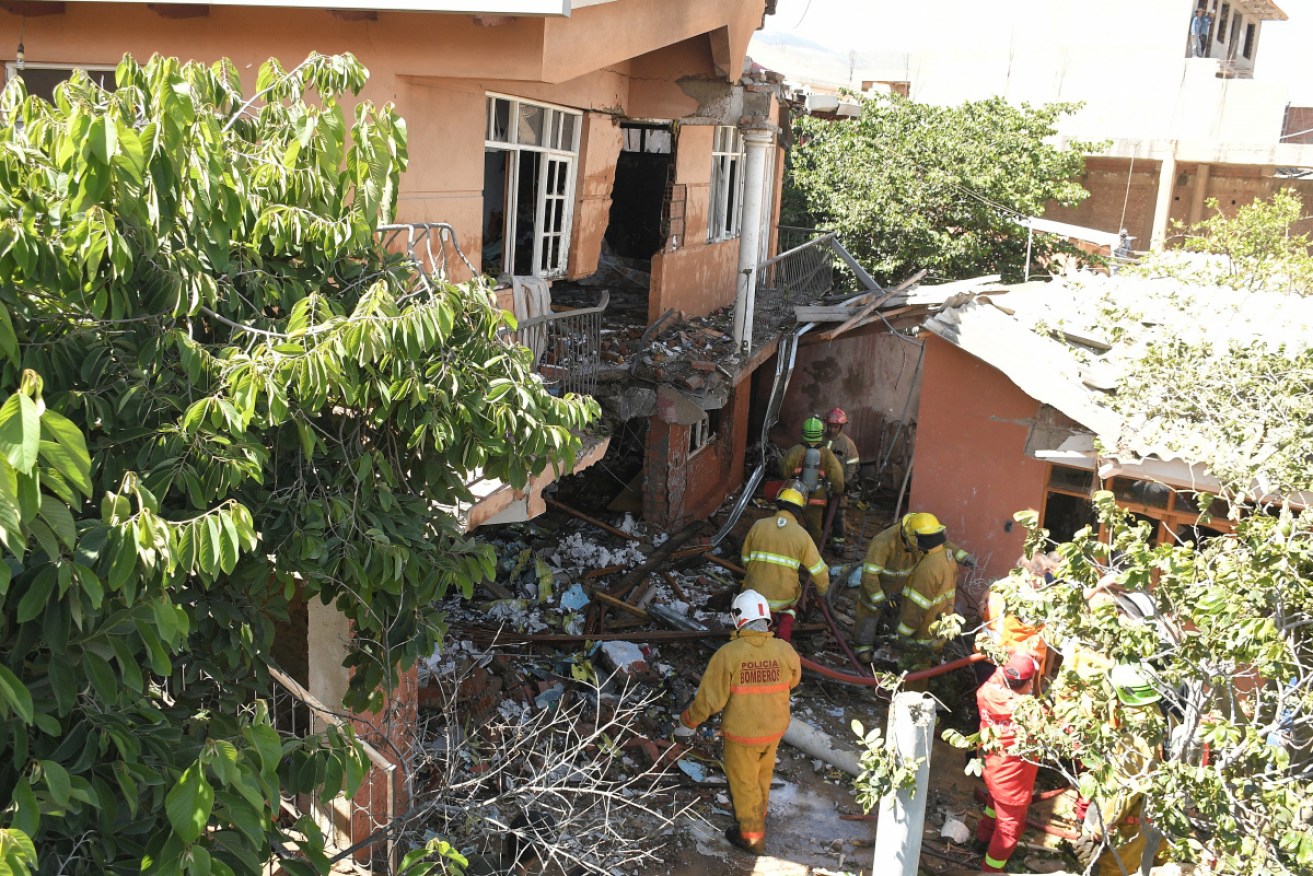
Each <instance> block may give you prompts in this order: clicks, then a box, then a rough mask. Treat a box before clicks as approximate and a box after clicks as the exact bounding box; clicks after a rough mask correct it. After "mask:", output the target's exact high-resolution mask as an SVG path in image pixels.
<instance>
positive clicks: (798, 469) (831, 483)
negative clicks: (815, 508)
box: [780, 444, 844, 505]
mask: <svg viewBox="0 0 1313 876" xmlns="http://www.w3.org/2000/svg"><path fill="white" fill-rule="evenodd" d="M820 451H821V470H820V478H821V484H820V486H818V487H817V489H816V492H815V493H814V494H813V495H812V496H811V497H810V498H809V499H808V500H807V502H808V504H812V505H824V504H825V503H826V500H827V499H828V498H829V497H830V496H838V495H841V494H842V493H843V484H844V478H843V466H842V465H841V464H840V463H839V459H838V457H836V456H835V455H834V453H833V452H831V450H830V449H829V448H828V447H821V448H820ZM806 452H807V445H806V444H795V445H794V446H793V447H792V448H791V449H790V450H789V452H788V453H786V454H785V455H784V458H783V459H781V460H780V476H781V477H785V478H796V477H797V476H798V475H800V474H802V458H803V455H804V454H806ZM826 482H828V486H827V483H826ZM827 490H828V493H827Z"/></svg>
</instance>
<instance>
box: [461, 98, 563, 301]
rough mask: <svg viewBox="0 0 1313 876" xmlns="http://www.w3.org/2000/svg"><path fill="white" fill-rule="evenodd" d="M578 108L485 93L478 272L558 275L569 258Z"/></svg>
mask: <svg viewBox="0 0 1313 876" xmlns="http://www.w3.org/2000/svg"><path fill="white" fill-rule="evenodd" d="M581 126H582V114H581V113H579V112H577V111H575V110H569V109H565V108H563V107H557V106H551V105H549V104H540V103H534V102H531V101H525V100H520V99H519V98H514V97H503V96H501V95H489V96H488V115H487V130H486V131H485V132H484V152H483V270H484V271H485V272H487V273H490V274H494V275H502V274H516V275H526V276H528V275H531V276H536V277H559V276H562V275H563V274H564V273H565V267H566V262H567V259H568V257H569V249H570V247H569V241H570V223H571V220H572V218H573V217H572V210H573V206H574V186H575V166H576V163H577V161H578V155H579V133H580V128H581Z"/></svg>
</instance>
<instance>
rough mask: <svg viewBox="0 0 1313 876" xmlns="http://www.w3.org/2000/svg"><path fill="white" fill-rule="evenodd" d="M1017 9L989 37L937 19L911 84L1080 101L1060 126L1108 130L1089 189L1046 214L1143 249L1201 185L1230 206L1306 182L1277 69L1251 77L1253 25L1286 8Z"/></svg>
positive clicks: (1092, 134) (1182, 215) (1127, 2)
mask: <svg viewBox="0 0 1313 876" xmlns="http://www.w3.org/2000/svg"><path fill="white" fill-rule="evenodd" d="M1198 8H1202V9H1204V10H1205V11H1206V12H1207V13H1208V15H1209V16H1210V19H1211V20H1210V27H1209V33H1208V34H1207V38H1206V41H1205V45H1206V52H1207V54H1206V55H1205V56H1203V57H1196V56H1195V50H1194V46H1193V45H1192V42H1191V34H1190V25H1191V19H1192V17H1193V16H1194V11H1195V9H1198ZM994 11H995V12H997V10H994ZM1026 12H1027V14H1025V15H1018V16H1014V17H1009V21H1008V35H1007V38H1006V39H1002V40H994V39H990V38H989V34H990V31H989V29H988V28H986V29H985V31H984V32H981V31H976V32H974V33H973V32H972V31H973V28H971V27H953V28H948V27H945V28H943V30H942V36H943V39H942V40H941V41H939V42H937V44H935V45H934V46H930V47H926V48H923V49H921V50H920V51H917V52H916V53H914V55H913V58H912V60H911V62H910V64H909V67H910V80H911V89H910V96H911V97H912V99H913V100H918V101H924V102H928V103H937V104H954V103H960V102H962V101H964V100H975V99H981V98H985V97H989V96H991V95H1001V96H1003V97H1005V98H1007V99H1008V100H1009V101H1011V102H1013V103H1020V102H1022V101H1028V102H1030V103H1049V102H1058V101H1062V102H1080V103H1083V104H1084V105H1083V106H1082V107H1081V108H1080V109H1079V110H1077V111H1076V113H1075V114H1074V115H1073V116H1071V117H1070V118H1068V119H1067V120H1066V121H1064V122H1063V124H1062V127H1061V134H1062V136H1063V138H1064V139H1065V140H1068V141H1070V140H1077V141H1099V142H1103V141H1111V142H1110V144H1109V145H1108V146H1107V147H1106V148H1105V149H1103V150H1101V151H1095V152H1092V153H1091V154H1090V156H1089V158H1088V160H1087V162H1086V174H1085V178H1084V179H1083V180H1082V183H1083V185H1084V186H1085V187H1086V188H1087V189H1088V190H1089V191H1090V194H1091V196H1090V198H1088V199H1087V200H1086V201H1084V202H1083V203H1082V204H1080V205H1078V206H1075V207H1060V206H1057V205H1054V206H1052V207H1050V209H1049V211H1048V212H1047V213H1046V214H1045V215H1046V218H1050V219H1056V220H1059V221H1062V222H1070V223H1074V224H1077V225H1084V226H1088V227H1091V228H1097V229H1101V230H1104V231H1110V232H1116V231H1118V230H1119V229H1120V228H1126V229H1127V230H1128V231H1129V232H1130V233H1131V235H1132V236H1133V237H1134V238H1135V239H1136V241H1135V248H1136V249H1149V248H1150V247H1151V246H1160V245H1163V244H1164V242H1165V241H1166V238H1167V236H1168V234H1169V233H1170V229H1171V227H1172V223H1173V222H1174V221H1179V222H1183V223H1191V222H1197V221H1199V219H1201V218H1203V217H1204V216H1205V204H1206V202H1207V200H1208V199H1209V198H1216V199H1217V200H1218V202H1219V206H1220V208H1221V209H1222V211H1223V212H1224V213H1230V212H1233V211H1234V210H1235V209H1236V208H1237V207H1241V206H1244V205H1245V204H1248V203H1250V202H1251V201H1253V200H1254V199H1255V198H1262V197H1267V196H1270V195H1271V194H1272V193H1273V192H1275V191H1276V190H1277V189H1279V188H1281V187H1285V186H1290V187H1293V188H1295V189H1297V190H1299V191H1300V192H1301V194H1304V195H1305V196H1306V200H1308V199H1309V197H1310V196H1313V187H1310V186H1309V185H1308V184H1307V183H1306V182H1304V181H1303V179H1302V178H1301V177H1302V172H1301V169H1302V168H1307V167H1313V149H1310V148H1309V147H1308V146H1307V145H1305V144H1302V143H1296V142H1294V141H1293V140H1290V139H1283V134H1285V133H1288V132H1287V131H1286V130H1285V124H1286V115H1287V107H1288V96H1287V95H1288V90H1289V89H1288V86H1287V83H1284V82H1279V81H1272V80H1266V79H1259V78H1254V71H1255V65H1256V62H1257V61H1258V57H1259V52H1260V51H1261V50H1262V32H1263V28H1264V27H1272V26H1275V27H1280V26H1281V22H1283V21H1285V20H1286V19H1287V16H1286V13H1285V12H1283V11H1282V10H1281V9H1280V8H1279V7H1278V6H1277V5H1276V3H1274V2H1272V0H1153V2H1143V0H1140V2H1137V0H1112V2H1107V3H1100V4H1089V3H1078V2H1074V0H1059V2H1050V3H1045V4H1038V5H1027V6H1026ZM979 15H981V16H986V15H989V12H987V11H982V12H980V13H979ZM959 24H961V22H959Z"/></svg>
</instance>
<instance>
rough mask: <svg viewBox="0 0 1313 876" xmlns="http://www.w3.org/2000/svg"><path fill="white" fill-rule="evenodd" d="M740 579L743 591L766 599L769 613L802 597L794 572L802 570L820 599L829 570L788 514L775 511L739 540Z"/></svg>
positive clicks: (828, 579) (802, 530) (804, 533)
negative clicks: (743, 574)
mask: <svg viewBox="0 0 1313 876" xmlns="http://www.w3.org/2000/svg"><path fill="white" fill-rule="evenodd" d="M742 560H743V567H744V568H745V569H747V574H746V575H745V576H744V577H743V588H744V589H745V590H756V591H757V592H758V593H760V594H761V595H762V596H764V597H766V602H767V603H769V604H770V607H771V610H772V611H776V610H779V609H784V608H788V607H789V606H792V605H793V604H794V603H795V602H797V601H798V597H799V596H801V595H802V587H800V586H799V584H798V569H799V568H803V569H806V570H807V571H808V572H809V573H810V574H811V576H812V581H813V582H815V584H816V589H817V591H818V592H819V593H820V594H821V595H822V596H824V595H825V593H826V591H828V590H829V589H830V570H829V567H828V566H826V565H825V561H824V560H822V559H821V554H820V551H818V550H816V543H815V542H813V541H812V537H811V536H810V535H808V534H807V530H805V529H803V528H802V526H801V525H800V524H799V523H798V521H796V520H794V519H793V514H792V513H791V512H789V511H777V512H776V513H775V516H774V517H763V518H761V519H760V520H758V521H757V522H756V523H754V524H752V528H751V529H749V530H748V537H747V538H745V539H744V540H743V556H742Z"/></svg>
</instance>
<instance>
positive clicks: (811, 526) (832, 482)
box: [780, 417, 844, 548]
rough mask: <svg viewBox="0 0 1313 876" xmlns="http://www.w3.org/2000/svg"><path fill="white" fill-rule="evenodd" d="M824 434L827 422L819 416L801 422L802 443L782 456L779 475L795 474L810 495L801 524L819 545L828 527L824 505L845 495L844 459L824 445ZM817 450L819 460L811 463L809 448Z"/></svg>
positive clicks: (807, 496) (818, 545) (791, 476)
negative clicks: (809, 462) (823, 531)
mask: <svg viewBox="0 0 1313 876" xmlns="http://www.w3.org/2000/svg"><path fill="white" fill-rule="evenodd" d="M824 437H825V424H824V423H822V422H821V421H820V418H818V417H809V418H808V419H807V420H806V421H805V422H803V424H802V443H801V444H795V445H794V446H793V447H791V448H789V452H788V453H786V454H784V458H783V459H781V460H780V475H781V476H782V477H784V478H794V479H795V480H797V481H800V482H802V483H803V484H804V485H805V486H804V488H803V493H804V495H805V498H806V499H807V508H806V510H805V511H804V512H803V515H802V525H803V526H804V527H805V528H806V530H807V534H808V535H810V536H811V537H812V541H814V542H815V543H816V546H817V547H818V548H820V547H822V545H821V535H822V534H823V533H822V530H823V529H824V528H825V508H826V506H827V505H829V503H830V498H831V497H834V500H835V501H836V502H837V501H838V500H839V497H840V496H842V495H843V488H844V475H843V463H841V462H839V458H838V457H837V456H835V455H834V452H833V451H832V450H830V449H829V448H828V447H823V446H821V440H822V439H823V438H824ZM808 450H815V451H816V453H817V458H816V464H815V465H809V464H808V460H807V451H808Z"/></svg>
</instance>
